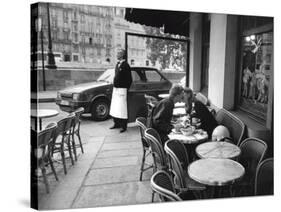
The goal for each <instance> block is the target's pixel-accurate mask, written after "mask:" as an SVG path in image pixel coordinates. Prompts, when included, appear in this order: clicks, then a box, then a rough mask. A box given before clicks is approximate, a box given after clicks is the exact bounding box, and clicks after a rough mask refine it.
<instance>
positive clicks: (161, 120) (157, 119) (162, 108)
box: [152, 98, 175, 145]
mask: <svg viewBox="0 0 281 212" xmlns="http://www.w3.org/2000/svg"><path fill="white" fill-rule="evenodd" d="M174 105H175V104H174V102H173V100H171V99H170V98H167V99H163V100H161V101H160V102H158V103H157V105H156V106H155V108H154V109H153V112H152V128H154V129H155V130H156V131H157V132H158V133H159V135H160V137H161V140H162V144H163V145H164V143H165V141H167V140H168V139H169V137H168V134H169V133H170V132H171V130H172V129H173V126H172V125H171V120H172V117H173V109H174Z"/></svg>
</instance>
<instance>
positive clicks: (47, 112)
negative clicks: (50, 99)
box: [31, 109, 59, 118]
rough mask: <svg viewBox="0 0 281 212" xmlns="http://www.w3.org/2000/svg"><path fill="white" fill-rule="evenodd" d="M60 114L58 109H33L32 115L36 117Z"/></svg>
mask: <svg viewBox="0 0 281 212" xmlns="http://www.w3.org/2000/svg"><path fill="white" fill-rule="evenodd" d="M58 114H59V112H58V111H56V110H51V109H31V117H34V118H49V117H53V116H56V115H58Z"/></svg>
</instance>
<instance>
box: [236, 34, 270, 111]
mask: <svg viewBox="0 0 281 212" xmlns="http://www.w3.org/2000/svg"><path fill="white" fill-rule="evenodd" d="M271 57H272V32H267V33H261V34H253V35H250V36H246V37H244V38H243V67H242V92H241V96H242V101H243V102H244V103H245V104H248V106H249V104H251V105H252V107H253V110H257V111H259V112H261V113H266V108H267V103H268V92H269V81H270V75H271V74H270V73H271V70H272V67H271V60H272V58H271Z"/></svg>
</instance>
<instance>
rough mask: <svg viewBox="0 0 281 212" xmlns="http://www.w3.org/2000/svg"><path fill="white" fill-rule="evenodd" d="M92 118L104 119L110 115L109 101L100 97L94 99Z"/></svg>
mask: <svg viewBox="0 0 281 212" xmlns="http://www.w3.org/2000/svg"><path fill="white" fill-rule="evenodd" d="M91 114H92V119H93V120H95V121H104V120H106V119H108V117H109V103H108V101H106V100H103V99H100V100H96V101H94V103H93V105H92V107H91Z"/></svg>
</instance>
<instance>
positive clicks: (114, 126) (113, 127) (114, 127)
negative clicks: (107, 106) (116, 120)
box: [109, 125, 120, 130]
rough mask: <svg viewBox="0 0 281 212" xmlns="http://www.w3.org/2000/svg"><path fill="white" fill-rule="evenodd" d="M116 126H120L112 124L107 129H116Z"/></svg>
mask: <svg viewBox="0 0 281 212" xmlns="http://www.w3.org/2000/svg"><path fill="white" fill-rule="evenodd" d="M116 128H120V127H118V126H117V125H113V126H112V127H110V128H109V129H111V130H112V129H116Z"/></svg>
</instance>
